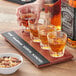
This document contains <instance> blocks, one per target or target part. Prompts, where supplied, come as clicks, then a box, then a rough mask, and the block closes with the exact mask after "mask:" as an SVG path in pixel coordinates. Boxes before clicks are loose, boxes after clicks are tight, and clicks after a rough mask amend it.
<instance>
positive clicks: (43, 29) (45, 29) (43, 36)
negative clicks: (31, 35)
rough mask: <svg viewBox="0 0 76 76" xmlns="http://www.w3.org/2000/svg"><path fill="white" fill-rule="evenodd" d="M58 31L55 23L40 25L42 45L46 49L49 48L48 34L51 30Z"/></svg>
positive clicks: (39, 33)
mask: <svg viewBox="0 0 76 76" xmlns="http://www.w3.org/2000/svg"><path fill="white" fill-rule="evenodd" d="M52 31H56V28H55V26H54V25H42V26H39V27H38V35H39V39H40V40H41V41H40V46H41V48H42V49H44V50H48V49H49V47H48V40H47V34H48V33H49V32H52Z"/></svg>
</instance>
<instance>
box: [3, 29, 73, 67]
mask: <svg viewBox="0 0 76 76" xmlns="http://www.w3.org/2000/svg"><path fill="white" fill-rule="evenodd" d="M2 35H3V37H5V39H6V40H7V41H8V42H9V43H10V44H11V45H13V46H14V47H15V48H16V49H17V50H18V51H19V52H21V53H22V54H23V55H24V56H25V57H27V58H28V59H29V60H30V61H31V62H32V63H33V64H35V66H36V67H38V68H40V67H44V66H48V65H52V64H56V63H61V62H65V61H68V60H71V59H72V58H73V55H72V54H71V53H69V50H68V49H66V50H65V54H64V56H63V57H59V58H54V57H51V56H50V55H49V51H48V50H42V49H41V47H40V45H39V43H35V42H32V40H31V39H30V35H29V33H28V32H24V33H22V30H17V31H9V32H5V33H2Z"/></svg>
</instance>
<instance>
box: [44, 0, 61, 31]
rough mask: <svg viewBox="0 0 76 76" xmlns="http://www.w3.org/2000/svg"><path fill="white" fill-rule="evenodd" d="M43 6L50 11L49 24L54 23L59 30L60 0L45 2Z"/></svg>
mask: <svg viewBox="0 0 76 76" xmlns="http://www.w3.org/2000/svg"><path fill="white" fill-rule="evenodd" d="M44 8H45V11H46V9H48V10H49V12H50V18H51V19H50V20H51V21H50V22H51V24H53V25H55V26H56V27H57V29H58V30H61V0H58V1H57V2H55V3H53V4H51V3H50V4H49V3H48V4H45V6H44Z"/></svg>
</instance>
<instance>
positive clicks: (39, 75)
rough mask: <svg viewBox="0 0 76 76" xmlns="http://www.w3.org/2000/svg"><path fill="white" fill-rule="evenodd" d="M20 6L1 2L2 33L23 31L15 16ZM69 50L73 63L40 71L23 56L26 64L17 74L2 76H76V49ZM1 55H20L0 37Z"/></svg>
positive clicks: (0, 19) (0, 31) (0, 27)
mask: <svg viewBox="0 0 76 76" xmlns="http://www.w3.org/2000/svg"><path fill="white" fill-rule="evenodd" d="M19 6H20V5H18V4H15V3H11V2H7V1H3V0H0V33H3V32H6V31H10V30H16V29H21V28H20V26H18V24H17V22H16V15H15V12H16V8H17V7H19ZM2 14H3V15H2ZM1 15H2V16H1ZM8 15H9V16H8ZM12 15H13V16H12ZM10 16H11V17H12V18H11V17H10ZM1 17H3V18H1ZM8 17H9V18H8ZM67 49H69V50H70V52H71V53H72V54H73V55H74V59H73V60H72V61H69V62H65V63H61V64H57V65H52V66H49V67H45V68H41V69H38V68H36V67H35V66H34V65H33V64H31V62H29V61H28V60H27V59H26V58H25V57H24V56H23V58H24V63H23V65H22V67H21V68H20V69H19V70H18V71H17V72H16V73H14V74H12V75H0V76H76V49H73V48H70V47H68V46H67ZM1 53H17V54H20V53H19V52H18V51H17V50H16V49H15V48H14V47H12V46H11V45H10V44H9V43H7V42H6V41H5V40H4V38H3V37H2V36H1V35H0V54H1ZM20 55H21V54H20Z"/></svg>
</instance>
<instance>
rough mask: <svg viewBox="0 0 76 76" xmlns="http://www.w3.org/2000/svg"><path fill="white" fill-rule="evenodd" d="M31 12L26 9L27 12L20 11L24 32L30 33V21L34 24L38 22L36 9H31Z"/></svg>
mask: <svg viewBox="0 0 76 76" xmlns="http://www.w3.org/2000/svg"><path fill="white" fill-rule="evenodd" d="M30 8H31V9H30V11H29V9H28V8H25V10H26V11H21V10H19V15H20V18H19V19H20V21H21V26H22V29H23V31H25V32H29V23H28V22H29V21H31V22H32V23H34V22H35V20H36V15H35V14H34V13H33V10H34V8H33V7H30Z"/></svg>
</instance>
